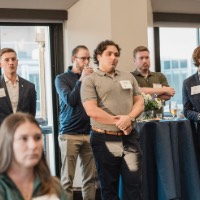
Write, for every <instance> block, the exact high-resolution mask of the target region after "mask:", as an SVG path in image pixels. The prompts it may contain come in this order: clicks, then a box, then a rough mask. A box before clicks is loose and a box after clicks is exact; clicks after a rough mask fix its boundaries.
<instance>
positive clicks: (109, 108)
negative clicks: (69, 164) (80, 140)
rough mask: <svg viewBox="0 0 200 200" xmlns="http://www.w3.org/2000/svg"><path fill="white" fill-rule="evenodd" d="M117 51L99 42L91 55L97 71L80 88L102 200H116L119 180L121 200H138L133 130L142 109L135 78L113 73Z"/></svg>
mask: <svg viewBox="0 0 200 200" xmlns="http://www.w3.org/2000/svg"><path fill="white" fill-rule="evenodd" d="M119 56H120V48H119V46H118V45H117V44H116V43H114V42H113V41H109V40H106V41H103V42H101V43H100V44H99V45H98V46H97V48H96V49H95V51H94V61H95V63H96V64H97V65H98V66H99V68H98V70H97V71H96V72H94V73H92V74H91V75H89V76H87V77H86V78H85V79H84V80H83V82H82V86H81V97H82V102H83V106H84V108H85V110H86V113H87V114H88V115H89V116H90V118H91V126H92V131H91V140H90V142H91V145H92V150H93V154H94V158H95V162H96V166H97V172H98V177H99V181H100V187H101V193H102V199H103V200H111V199H112V200H114V199H119V198H118V188H119V178H120V176H121V177H122V182H123V199H126V200H133V199H134V200H140V199H141V198H142V197H141V150H140V145H139V139H138V135H137V134H136V132H135V129H134V121H135V118H136V117H138V116H139V115H140V114H141V112H142V111H143V108H144V102H143V99H142V97H141V95H140V92H139V88H138V85H137V82H136V80H135V78H134V77H133V76H132V75H131V74H130V73H128V72H122V71H119V70H116V67H117V63H118V59H119Z"/></svg>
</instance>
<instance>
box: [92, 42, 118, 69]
mask: <svg viewBox="0 0 200 200" xmlns="http://www.w3.org/2000/svg"><path fill="white" fill-rule="evenodd" d="M107 46H115V47H116V48H117V50H118V52H119V56H120V51H121V48H120V47H119V45H118V44H116V43H115V42H113V41H111V40H105V41H103V42H100V43H99V44H98V45H97V48H96V49H95V50H94V54H93V59H94V63H95V64H97V65H99V61H98V59H97V55H102V53H103V52H104V51H105V50H106V48H107Z"/></svg>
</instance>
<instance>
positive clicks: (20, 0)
mask: <svg viewBox="0 0 200 200" xmlns="http://www.w3.org/2000/svg"><path fill="white" fill-rule="evenodd" d="M77 1H78V0H7V1H5V0H0V7H1V8H18V9H48V10H68V9H69V8H70V7H71V6H72V5H73V4H74V3H76V2H77Z"/></svg>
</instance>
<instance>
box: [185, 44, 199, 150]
mask: <svg viewBox="0 0 200 200" xmlns="http://www.w3.org/2000/svg"><path fill="white" fill-rule="evenodd" d="M192 58H193V61H194V65H195V66H196V67H197V72H196V73H195V74H193V75H192V76H190V77H188V78H187V79H185V80H184V82H183V89H182V94H183V110H184V114H185V117H186V118H188V119H189V120H191V121H192V122H195V124H196V125H197V126H196V127H197V134H196V135H195V137H197V140H198V143H199V149H200V46H198V47H197V48H196V49H195V50H194V51H193V55H192Z"/></svg>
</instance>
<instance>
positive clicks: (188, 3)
mask: <svg viewBox="0 0 200 200" xmlns="http://www.w3.org/2000/svg"><path fill="white" fill-rule="evenodd" d="M151 2H152V8H153V11H154V12H168V13H186V14H200V0H151Z"/></svg>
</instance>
